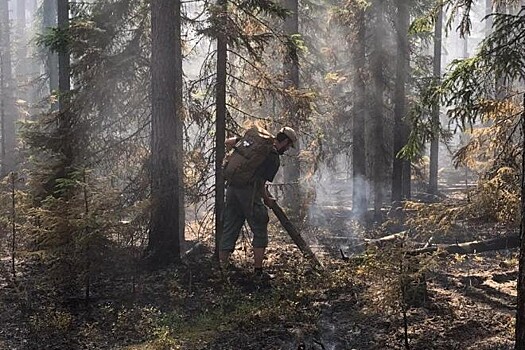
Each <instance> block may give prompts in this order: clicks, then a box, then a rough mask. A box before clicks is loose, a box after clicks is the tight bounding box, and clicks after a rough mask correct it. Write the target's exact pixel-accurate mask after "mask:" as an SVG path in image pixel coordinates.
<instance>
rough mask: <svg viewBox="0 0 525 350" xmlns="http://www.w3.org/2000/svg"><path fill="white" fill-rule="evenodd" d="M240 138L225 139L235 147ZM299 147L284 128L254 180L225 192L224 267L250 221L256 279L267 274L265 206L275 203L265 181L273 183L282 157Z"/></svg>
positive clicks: (231, 187) (290, 129) (288, 130)
mask: <svg viewBox="0 0 525 350" xmlns="http://www.w3.org/2000/svg"><path fill="white" fill-rule="evenodd" d="M238 141H239V138H237V137H233V138H229V139H227V140H226V146H227V147H230V148H231V147H233V146H234V145H235V144H236V143H237V142H238ZM296 145H297V134H296V133H295V131H294V130H293V129H292V128H290V127H284V128H282V129H281V130H280V131H279V133H277V135H276V137H275V140H274V143H273V148H272V150H271V151H270V153H269V154H268V156H266V158H265V159H264V161H263V162H262V163H261V165H260V166H258V167H257V169H256V171H255V176H254V181H253V182H252V183H248V184H246V185H232V184H229V185H228V187H227V191H226V205H225V209H224V232H223V235H222V237H221V242H220V245H219V249H220V250H219V259H220V262H221V265H222V266H223V267H224V266H227V265H228V264H229V258H230V254H231V253H232V252H233V250H234V248H235V243H236V242H237V239H238V238H239V234H240V231H241V228H242V226H243V225H244V222H245V221H248V224H249V225H250V228H251V230H252V232H253V241H252V247H253V256H254V270H255V276H256V277H257V278H264V277H267V276H268V275H267V274H265V273H264V272H263V268H262V264H263V259H264V252H265V250H266V247H267V245H268V221H269V217H268V209H267V208H266V207H265V206H264V205H263V202H264V204H266V205H267V206H271V205H272V204H273V202H274V201H275V199H274V198H272V196H271V195H270V193H269V192H268V189H267V188H266V182H267V181H269V182H272V181H273V179H274V177H275V174H277V171H278V170H279V166H280V159H279V156H280V155H282V154H284V152H286V151H287V150H288V149H290V147H295V146H296Z"/></svg>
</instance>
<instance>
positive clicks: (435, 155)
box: [428, 6, 443, 194]
mask: <svg viewBox="0 0 525 350" xmlns="http://www.w3.org/2000/svg"><path fill="white" fill-rule="evenodd" d="M442 28H443V9H442V7H441V6H440V7H439V11H438V14H437V18H436V25H435V28H434V78H435V79H436V80H439V79H441V38H442ZM439 108H440V106H439V102H437V103H436V104H434V105H433V106H432V131H433V137H432V140H431V142H430V170H429V182H428V192H429V193H431V194H437V192H438V165H439V164H438V159H439V132H438V130H439V123H440V122H439Z"/></svg>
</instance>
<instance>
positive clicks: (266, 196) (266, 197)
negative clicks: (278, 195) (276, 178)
mask: <svg viewBox="0 0 525 350" xmlns="http://www.w3.org/2000/svg"><path fill="white" fill-rule="evenodd" d="M261 186H262V188H261V189H260V191H261V193H262V198H263V202H264V204H266V205H267V206H269V207H271V206H272V205H273V203H275V198H273V197H272V194H271V193H270V191H268V186H266V181H261Z"/></svg>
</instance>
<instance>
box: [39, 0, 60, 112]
mask: <svg viewBox="0 0 525 350" xmlns="http://www.w3.org/2000/svg"><path fill="white" fill-rule="evenodd" d="M42 6H43V9H44V18H43V28H42V29H43V31H44V32H46V31H48V30H50V28H53V27H56V25H57V1H56V0H44V1H43V5H42ZM46 55H47V57H46V63H45V65H46V73H47V76H48V79H49V93H50V94H53V93H55V92H56V91H57V90H58V55H57V54H56V53H54V52H51V50H49V49H47V52H46ZM51 108H52V110H56V109H57V108H58V104H57V103H54V104H52V106H51Z"/></svg>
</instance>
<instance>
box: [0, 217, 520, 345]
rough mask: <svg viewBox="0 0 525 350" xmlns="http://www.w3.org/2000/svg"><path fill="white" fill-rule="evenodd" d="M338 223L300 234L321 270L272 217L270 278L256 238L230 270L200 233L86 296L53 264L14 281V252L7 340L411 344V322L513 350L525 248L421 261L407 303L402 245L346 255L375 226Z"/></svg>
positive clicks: (2, 291)
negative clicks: (178, 260) (261, 275)
mask: <svg viewBox="0 0 525 350" xmlns="http://www.w3.org/2000/svg"><path fill="white" fill-rule="evenodd" d="M341 220H342V221H344V220H345V219H344V218H343V217H339V222H329V223H325V224H328V226H318V227H317V228H315V229H309V230H305V231H303V233H304V234H305V236H306V237H307V239H308V240H309V242H310V243H312V246H314V249H315V250H316V251H317V254H318V256H319V257H320V259H321V260H322V261H323V263H324V266H325V268H324V270H323V271H316V270H314V269H313V268H312V267H311V266H310V265H309V263H308V261H307V260H305V259H304V258H303V257H302V255H301V254H300V253H299V252H298V250H297V249H296V247H295V246H294V245H293V244H292V243H291V240H290V239H289V238H288V237H287V235H286V234H285V232H283V231H282V229H280V228H279V226H278V225H277V223H276V222H272V223H271V243H270V246H269V249H268V254H267V260H266V266H268V270H269V271H270V272H271V273H273V274H275V279H273V280H271V281H269V282H265V281H263V282H254V280H253V278H252V274H251V268H250V265H251V256H250V251H249V249H248V247H249V243H248V240H249V237H245V238H243V239H242V240H241V244H240V246H239V249H238V250H237V251H236V252H235V254H234V256H233V261H234V265H235V267H236V269H235V270H234V271H231V272H229V273H228V274H223V273H221V272H220V270H219V269H217V267H216V264H215V262H214V260H213V259H212V254H211V245H210V244H208V243H206V242H203V243H201V244H200V245H199V246H198V247H197V249H194V250H193V251H192V253H191V254H190V255H189V256H188V258H187V259H185V261H184V263H183V264H182V265H180V266H176V267H172V268H169V269H166V270H162V271H156V272H151V271H143V270H140V271H136V273H134V274H132V275H131V274H120V275H119V274H112V275H111V274H108V275H100V276H98V278H96V279H94V280H93V283H92V286H91V299H90V300H89V301H87V302H86V301H85V300H83V298H82V296H81V295H80V296H78V297H69V298H66V299H61V300H60V301H59V299H58V297H57V296H56V295H55V294H54V292H55V291H54V290H53V289H51V288H49V286H48V285H47V284H46V283H43V282H41V280H40V279H39V278H38V276H40V275H42V274H44V272H45V270H42V267H39V266H38V265H36V264H34V263H29V262H28V261H25V262H24V261H19V262H18V265H17V270H18V275H17V279H16V283H13V279H12V276H10V273H9V259H8V258H7V257H6V258H4V259H3V260H2V268H1V271H0V276H1V277H0V308H1V312H0V324H1V327H0V349H24V350H25V349H129V350H131V349H136V350H141V349H221V350H222V349H331V350H339V349H360V350H361V349H406V348H407V346H406V344H405V324H406V335H407V338H408V347H409V348H410V349H433V350H439V349H447V350H449V349H463V350H464V349H476V350H489V349H491V350H496V349H501V350H503V349H513V336H514V334H513V329H514V328H513V327H514V316H515V315H514V310H515V306H516V290H515V286H516V276H517V250H505V251H497V252H486V253H481V254H472V255H464V256H459V255H446V256H440V257H436V256H427V257H423V258H421V260H419V262H418V264H419V265H418V266H419V267H418V268H417V269H416V270H417V271H416V273H415V274H417V275H418V276H423V279H421V280H420V281H424V283H425V284H423V286H426V292H425V293H424V295H423V298H422V300H420V302H419V303H418V304H417V305H416V306H409V305H407V304H406V303H404V302H403V301H402V300H403V298H402V296H401V293H400V287H399V286H400V285H401V284H400V283H401V281H403V280H404V279H403V278H402V276H405V275H406V274H405V275H403V273H401V272H400V271H401V270H400V268H399V266H400V260H399V256H400V255H399V254H397V253H395V252H397V251H398V250H396V249H397V248H396V247H395V246H393V247H381V249H379V250H377V251H376V253H377V255H376V254H368V255H366V257H365V258H358V259H353V258H352V259H349V260H343V259H342V258H341V255H340V253H339V247H340V246H341V244H342V242H341V240H344V239H342V237H343V236H344V235H345V234H346V236H347V237H349V232H350V231H352V236H351V238H348V239H347V240H346V241H345V242H343V243H345V244H354V243H355V242H356V241H359V239H360V238H361V236H360V235H364V236H368V237H371V236H373V235H374V233H371V232H368V231H366V230H365V231H363V232H362V233H361V234H358V233H356V232H357V231H356V230H355V228H354V226H352V225H349V224H347V225H346V226H344V225H343V226H341V225H339V224H341ZM462 230H463V232H461V238H462V240H465V239H466V240H468V239H469V238H472V239H478V238H479V237H486V238H488V237H495V236H498V235H504V234H508V232H507V231H508V230H507V229H506V228H504V227H500V226H498V225H496V224H491V223H485V222H475V221H473V222H468V223H466V224H464V225H462ZM393 252H394V253H393ZM123 268H124V267H122V266H114V269H115V270H117V271H119V270H121V269H123ZM411 271H412V272H411V273H413V271H414V270H411ZM420 272H421V273H422V274H420ZM116 276H117V277H116ZM403 310H405V311H406V322H405V321H404V317H403Z"/></svg>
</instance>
